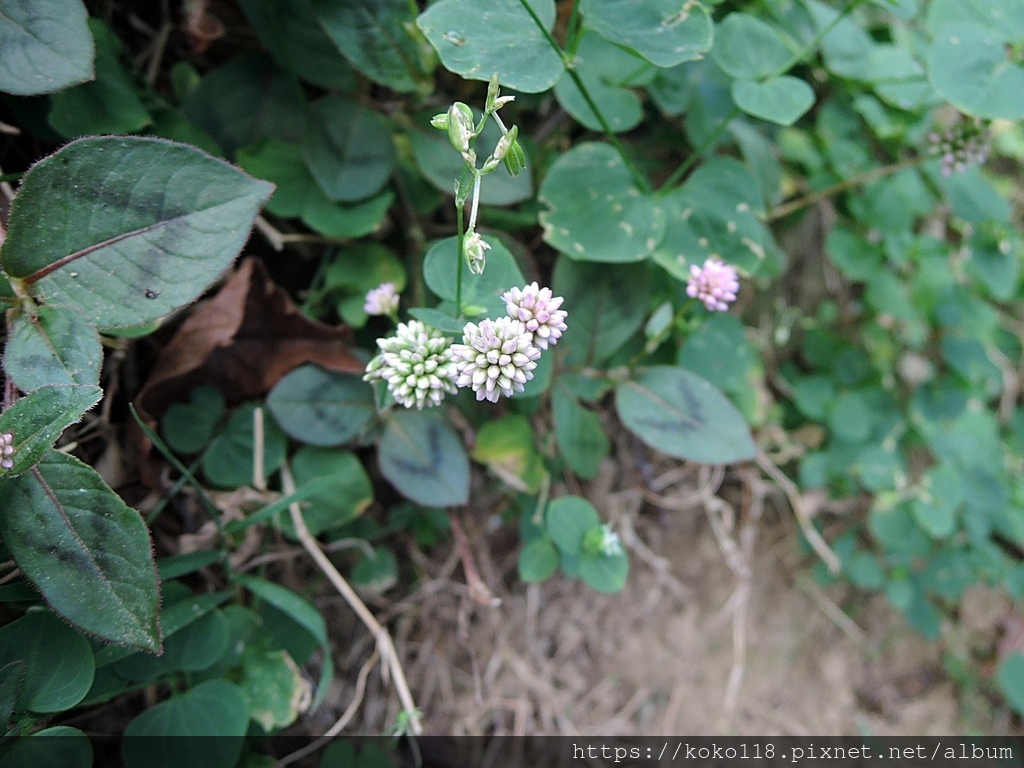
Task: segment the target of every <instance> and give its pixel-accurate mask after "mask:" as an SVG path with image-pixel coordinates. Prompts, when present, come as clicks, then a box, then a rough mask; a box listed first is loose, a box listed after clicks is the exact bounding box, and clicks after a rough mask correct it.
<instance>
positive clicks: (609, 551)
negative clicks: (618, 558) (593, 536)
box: [601, 523, 622, 557]
mask: <svg viewBox="0 0 1024 768" xmlns="http://www.w3.org/2000/svg"><path fill="white" fill-rule="evenodd" d="M601 551H602V552H603V553H604V554H605V555H607V556H608V557H611V556H613V555H621V554H622V539H620V538H619V534H617V533H615V531H613V530H612V527H611V526H610V525H608V524H607V523H605V524H604V525H602V526H601Z"/></svg>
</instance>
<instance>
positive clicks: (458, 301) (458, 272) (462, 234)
mask: <svg viewBox="0 0 1024 768" xmlns="http://www.w3.org/2000/svg"><path fill="white" fill-rule="evenodd" d="M455 215H456V217H457V218H458V220H459V241H458V253H457V254H456V258H455V317H461V316H462V262H463V261H464V258H463V256H462V244H463V242H464V241H465V239H466V231H465V229H464V227H463V222H462V218H463V215H464V214H463V210H462V206H461V205H460V206H457V210H456V212H455Z"/></svg>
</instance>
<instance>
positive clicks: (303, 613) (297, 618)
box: [238, 576, 334, 710]
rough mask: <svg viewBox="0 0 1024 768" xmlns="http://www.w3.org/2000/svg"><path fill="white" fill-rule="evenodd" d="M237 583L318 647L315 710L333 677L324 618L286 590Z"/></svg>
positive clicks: (257, 582) (244, 579) (248, 579)
mask: <svg viewBox="0 0 1024 768" xmlns="http://www.w3.org/2000/svg"><path fill="white" fill-rule="evenodd" d="M238 581H239V582H240V583H241V584H242V585H243V586H244V587H245V588H246V589H248V590H249V591H250V592H252V593H253V594H254V595H256V596H257V597H259V598H260V599H262V600H266V601H267V602H268V603H270V605H272V606H274V608H276V609H277V610H279V611H281V612H282V613H284V614H286V615H287V616H288V617H289V618H291V619H292V620H293V621H294V622H295V623H297V624H299V625H300V626H301V627H302V628H303V629H305V630H306V631H307V632H308V633H309V634H310V635H311V636H312V637H313V638H314V639H315V640H316V641H317V642H318V643H319V644H320V648H321V649H322V651H323V662H322V667H321V670H320V680H319V682H318V683H317V690H316V696H315V698H314V699H313V704H312V707H311V708H312V709H314V710H315V709H316V708H317V707H318V706H320V702H322V701H323V700H324V696H326V695H327V688H328V686H329V685H330V684H331V679H332V678H333V677H334V656H333V655H332V654H331V642H330V640H329V639H328V638H327V625H326V623H325V622H324V617H323V616H321V615H320V611H318V610H317V609H316V607H315V606H314V605H313V604H312V603H310V602H309V601H308V600H306V599H305V598H304V597H300V596H299V595H297V594H295V593H294V592H292V591H291V590H290V589H285V588H284V587H282V586H280V585H278V584H274V583H273V582H270V581H266V580H264V579H259V578H256V577H255V576H239V577H238Z"/></svg>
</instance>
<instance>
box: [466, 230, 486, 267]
mask: <svg viewBox="0 0 1024 768" xmlns="http://www.w3.org/2000/svg"><path fill="white" fill-rule="evenodd" d="M489 250H491V246H489V245H488V244H487V243H486V242H484V239H483V238H482V237H480V234H479V233H478V232H475V231H473V230H470V231H469V232H467V233H466V237H465V239H464V240H463V241H462V255H463V256H464V257H465V259H466V264H467V265H468V266H469V271H470V273H471V274H474V275H482V274H483V273H484V267H485V266H487V253H486V252H487V251H489Z"/></svg>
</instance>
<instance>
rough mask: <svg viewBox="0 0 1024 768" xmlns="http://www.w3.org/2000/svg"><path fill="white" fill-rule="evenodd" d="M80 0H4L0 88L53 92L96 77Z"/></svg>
mask: <svg viewBox="0 0 1024 768" xmlns="http://www.w3.org/2000/svg"><path fill="white" fill-rule="evenodd" d="M87 18H88V17H87V14H86V10H85V5H84V4H83V3H82V2H81V0H0V51H3V52H4V53H3V56H2V57H0V91H7V93H14V94H17V95H18V96H34V95H36V94H40V93H53V92H54V91H59V90H60V89H61V88H67V87H68V86H69V85H75V84H76V83H83V82H85V81H86V80H89V79H90V78H92V76H93V69H92V59H93V42H92V35H91V34H90V33H89V27H88V25H87V24H86V19H87Z"/></svg>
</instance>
